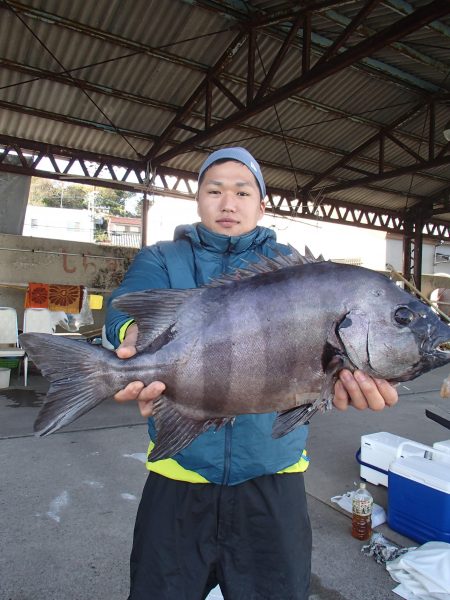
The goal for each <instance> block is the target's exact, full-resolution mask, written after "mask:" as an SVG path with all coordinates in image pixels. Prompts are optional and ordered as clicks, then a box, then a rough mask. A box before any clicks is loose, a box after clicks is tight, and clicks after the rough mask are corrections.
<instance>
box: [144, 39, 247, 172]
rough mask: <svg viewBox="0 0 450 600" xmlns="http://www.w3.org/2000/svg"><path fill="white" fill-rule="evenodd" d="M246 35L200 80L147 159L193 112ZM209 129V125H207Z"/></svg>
mask: <svg viewBox="0 0 450 600" xmlns="http://www.w3.org/2000/svg"><path fill="white" fill-rule="evenodd" d="M245 39H246V36H245V35H244V34H242V33H239V34H238V35H237V36H236V37H235V38H234V39H233V41H232V43H231V44H229V46H228V48H227V49H226V50H225V51H224V52H223V53H222V55H221V56H220V58H219V59H218V60H217V61H216V63H215V65H214V66H213V67H211V69H210V70H209V71H208V73H207V74H206V76H205V78H204V79H203V80H202V81H201V82H200V85H199V86H197V88H196V89H195V90H194V92H193V93H192V94H191V95H190V97H189V99H188V100H187V101H186V102H185V104H184V106H182V107H180V108H179V109H178V111H177V114H176V115H175V117H174V118H173V119H172V121H171V122H170V123H169V125H168V126H167V127H166V128H165V130H164V131H163V133H162V134H161V135H160V136H159V139H158V141H157V142H155V144H154V145H153V146H152V148H151V150H150V151H149V152H148V153H147V156H146V158H147V160H149V161H153V158H154V156H155V154H156V153H157V152H159V150H160V149H161V148H163V147H164V145H165V144H166V143H167V140H168V137H169V136H170V135H171V134H172V132H173V131H174V129H175V128H176V127H177V126H178V125H179V123H181V122H182V121H183V119H185V118H186V117H187V116H189V114H190V113H191V112H192V110H193V108H194V107H195V105H196V104H197V102H198V101H199V99H200V98H201V97H202V96H203V94H204V93H205V92H206V90H207V89H208V86H209V82H211V81H213V80H214V79H215V78H217V76H218V75H219V73H220V72H221V71H222V69H224V68H225V66H226V65H227V64H228V63H229V62H230V61H231V60H232V59H233V58H234V56H235V55H236V53H237V52H238V51H239V49H240V48H241V46H242V45H243V44H244V43H245ZM206 129H208V127H206Z"/></svg>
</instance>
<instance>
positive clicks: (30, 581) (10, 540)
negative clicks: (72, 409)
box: [0, 368, 450, 600]
mask: <svg viewBox="0 0 450 600" xmlns="http://www.w3.org/2000/svg"><path fill="white" fill-rule="evenodd" d="M447 374H448V369H446V368H443V369H438V370H436V371H434V372H433V373H431V374H427V375H424V376H422V377H421V378H419V379H417V380H415V381H414V382H410V383H408V384H407V386H400V388H399V391H400V395H401V401H400V403H399V404H398V405H397V406H396V407H395V408H392V409H389V410H385V411H383V412H381V413H373V412H368V411H365V412H358V411H355V410H353V409H352V410H349V411H347V412H346V413H340V412H338V411H336V410H333V411H331V412H329V413H326V414H324V415H317V416H315V417H314V418H313V420H312V424H311V428H310V437H309V442H308V451H309V454H310V457H311V466H310V468H309V470H308V472H307V473H306V485H307V492H308V504H309V511H310V516H311V521H312V526H313V575H312V590H311V597H310V598H311V600H332V599H333V600H359V599H360V598H364V600H387V599H389V598H393V599H395V598H398V596H397V595H395V594H393V593H392V591H391V590H392V589H393V588H394V587H395V585H396V584H395V582H394V581H393V580H392V579H391V578H390V576H389V574H388V573H387V571H386V570H385V568H384V567H383V566H381V565H378V564H377V563H376V562H375V561H374V559H373V558H371V557H368V556H365V555H364V554H362V553H361V547H362V543H361V542H358V541H357V540H354V539H353V538H352V537H351V535H350V517H349V515H348V514H347V513H344V512H342V511H341V510H340V509H339V508H337V506H336V505H335V504H333V503H331V501H330V498H331V497H332V496H335V495H338V494H342V493H344V492H346V491H348V490H351V489H353V488H354V482H357V481H359V465H358V464H357V462H356V460H355V453H356V451H357V449H358V448H359V446H360V440H361V435H364V434H368V433H375V432H379V431H388V432H391V433H394V434H397V435H401V436H404V437H406V438H410V439H413V440H416V441H420V442H422V443H425V444H431V443H432V442H435V441H438V440H444V439H449V438H450V431H449V430H447V429H445V428H444V427H442V426H441V425H439V424H437V423H435V422H433V421H431V420H430V419H428V418H426V416H425V412H424V411H425V408H431V409H433V408H434V409H438V410H440V411H441V412H442V411H444V413H445V414H448V415H449V416H450V403H449V401H448V400H443V399H441V398H440V397H439V389H440V385H441V382H442V380H443V379H444V377H445V376H446V375H447ZM13 375H14V374H13ZM22 383H23V382H22V380H17V379H16V378H14V377H13V378H12V380H11V387H10V388H8V389H2V390H0V444H1V452H0V463H1V464H0V472H1V496H0V509H1V510H0V531H1V545H0V598H1V599H2V600H91V599H92V598H96V600H124V599H125V598H126V597H127V582H128V558H129V552H130V544H131V538H132V530H133V523H134V517H135V513H136V509H137V505H138V502H139V497H140V493H141V490H142V487H143V484H144V481H145V478H146V470H145V468H144V465H143V462H142V461H143V459H144V453H145V450H146V446H147V434H146V426H145V424H144V423H143V422H142V420H141V418H140V416H139V414H138V411H137V409H136V407H135V406H133V405H132V404H131V403H129V404H127V405H118V404H117V403H114V402H107V403H104V404H102V405H100V406H99V407H97V408H95V409H94V410H93V411H91V412H90V413H88V414H86V415H84V416H83V417H81V418H80V419H79V420H77V421H76V422H74V423H73V424H72V425H71V426H69V427H67V428H65V429H64V430H62V431H59V432H57V433H55V434H54V435H51V436H49V437H47V438H42V439H37V438H35V437H34V436H33V435H32V433H31V432H32V425H33V421H34V419H35V417H36V415H37V412H38V411H39V407H40V406H41V404H42V402H43V399H44V395H45V391H46V389H47V383H46V381H45V380H44V379H43V378H42V377H40V376H39V375H38V374H34V375H33V374H32V375H31V377H30V382H29V386H28V388H26V389H25V388H24V387H23V385H22ZM368 487H369V489H370V490H371V492H372V493H373V495H374V497H375V501H376V502H378V503H379V504H381V505H382V506H384V507H386V505H387V491H386V489H385V488H383V487H381V486H373V485H369V486H368ZM378 530H379V531H381V532H382V533H384V535H385V536H386V537H388V538H389V539H391V540H393V541H395V542H397V543H398V544H400V545H402V546H415V545H417V543H416V542H414V541H413V540H411V539H408V538H405V537H402V536H400V535H399V534H398V533H396V532H394V531H392V530H390V529H389V527H388V526H387V525H382V526H381V527H379V528H378ZM280 568H282V566H281V565H280ZM221 598H222V595H221V594H220V591H219V589H218V588H216V589H215V590H213V591H212V592H211V594H210V596H209V600H219V599H221ZM155 600H158V599H155ZM174 600H175V599H174ZM177 600H178V599H177ZM180 600H182V599H181V598H180Z"/></svg>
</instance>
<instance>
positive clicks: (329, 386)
mask: <svg viewBox="0 0 450 600" xmlns="http://www.w3.org/2000/svg"><path fill="white" fill-rule="evenodd" d="M342 369H350V370H351V371H353V370H354V366H353V365H352V363H351V362H350V361H349V360H348V358H347V357H346V356H341V355H339V354H336V355H335V356H333V358H332V359H331V360H330V362H329V363H328V365H327V366H326V369H325V379H324V382H323V384H322V387H321V389H320V395H319V403H318V404H317V406H316V409H317V410H320V411H322V412H324V411H326V410H330V409H331V408H332V406H333V397H334V386H335V385H336V381H337V380H338V375H339V371H342ZM314 404H316V403H314Z"/></svg>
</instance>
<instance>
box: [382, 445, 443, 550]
mask: <svg viewBox="0 0 450 600" xmlns="http://www.w3.org/2000/svg"><path fill="white" fill-rule="evenodd" d="M439 444H441V443H437V444H436V445H437V446H438V447H436V445H435V446H434V447H431V446H425V445H423V444H419V443H418V442H411V441H408V442H405V443H403V444H401V445H400V446H399V447H398V448H397V453H396V454H397V456H396V459H395V460H394V461H393V462H391V464H390V466H389V476H388V479H389V482H388V511H387V515H388V525H389V527H391V529H393V530H394V531H398V532H399V533H401V534H403V535H405V536H407V537H409V538H411V539H413V540H415V541H417V542H420V543H421V544H423V543H425V542H429V541H441V542H447V543H450V453H449V452H447V451H445V450H446V448H445V450H444V451H443V450H440V449H438V448H439ZM445 444H446V442H444V445H445Z"/></svg>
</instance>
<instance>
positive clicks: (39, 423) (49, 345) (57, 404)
mask: <svg viewBox="0 0 450 600" xmlns="http://www.w3.org/2000/svg"><path fill="white" fill-rule="evenodd" d="M20 343H21V346H22V347H23V348H24V349H25V351H26V353H27V354H28V356H29V357H30V358H31V360H32V361H33V362H34V363H35V365H36V366H37V367H38V368H39V369H40V371H41V372H42V375H44V377H46V378H47V379H49V381H50V388H49V390H48V392H47V397H46V399H45V402H44V405H43V406H42V408H41V410H40V412H39V414H38V416H37V419H36V421H35V423H34V432H35V433H36V434H37V435H39V436H45V435H48V434H50V433H53V432H54V431H57V430H58V429H60V428H61V427H63V426H64V425H68V424H69V423H71V422H72V421H74V420H75V419H77V418H78V417H80V416H81V415H83V414H84V413H86V412H88V411H89V410H91V408H94V406H96V405H97V404H99V403H100V402H101V401H102V400H104V399H106V398H107V397H109V396H110V394H111V392H112V391H111V390H110V389H108V386H107V378H106V376H105V374H104V373H105V369H104V368H103V367H102V364H104V360H103V358H106V356H108V357H109V360H111V358H110V356H111V353H110V352H109V351H108V350H105V349H103V348H98V347H96V346H92V345H91V344H87V343H84V342H80V341H75V340H70V339H64V338H61V337H58V336H55V335H51V334H45V333H23V334H22V335H21V336H20Z"/></svg>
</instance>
